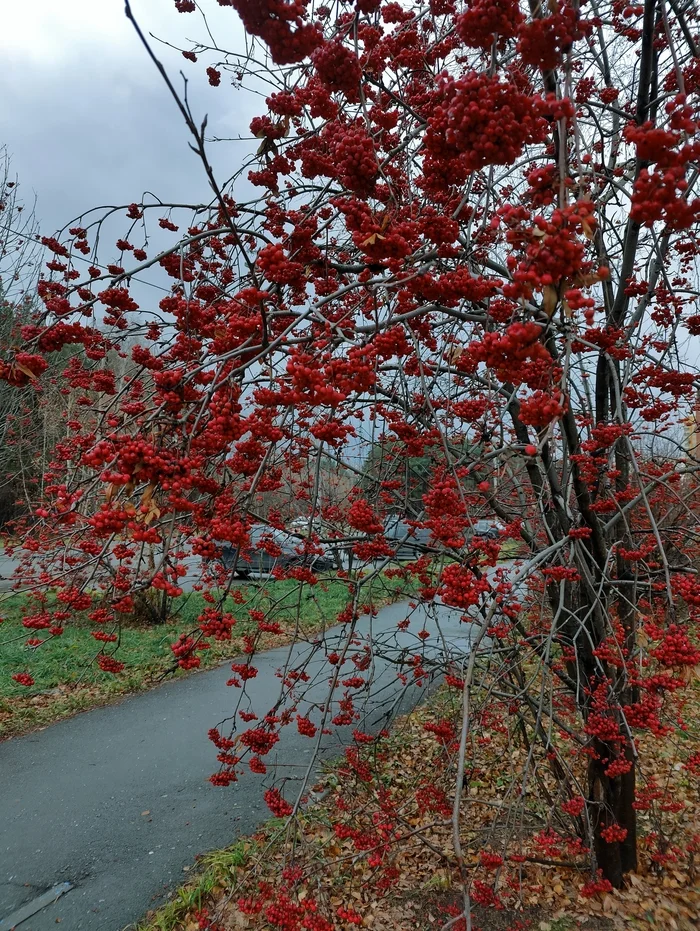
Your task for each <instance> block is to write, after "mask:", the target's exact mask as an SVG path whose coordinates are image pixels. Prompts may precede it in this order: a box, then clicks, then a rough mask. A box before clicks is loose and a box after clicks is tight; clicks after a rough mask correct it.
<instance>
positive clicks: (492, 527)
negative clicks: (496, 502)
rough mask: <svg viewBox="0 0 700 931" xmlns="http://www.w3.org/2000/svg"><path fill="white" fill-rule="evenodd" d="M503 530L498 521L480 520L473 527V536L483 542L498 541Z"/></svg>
mask: <svg viewBox="0 0 700 931" xmlns="http://www.w3.org/2000/svg"><path fill="white" fill-rule="evenodd" d="M502 529H503V528H502V527H501V525H500V524H499V523H498V522H497V521H492V520H478V521H477V522H476V523H475V524H474V527H473V530H472V535H473V536H475V537H480V538H481V539H482V540H484V539H485V540H497V539H498V537H499V536H500V535H501V530H502Z"/></svg>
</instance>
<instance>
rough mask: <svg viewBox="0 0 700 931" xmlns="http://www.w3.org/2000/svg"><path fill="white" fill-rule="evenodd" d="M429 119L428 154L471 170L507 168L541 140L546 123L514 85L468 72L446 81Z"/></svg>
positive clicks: (445, 78) (438, 93)
mask: <svg viewBox="0 0 700 931" xmlns="http://www.w3.org/2000/svg"><path fill="white" fill-rule="evenodd" d="M436 104H437V106H436V108H435V110H434V113H433V115H432V116H431V117H430V119H429V120H428V131H427V133H426V134H425V148H426V151H427V152H428V153H429V154H430V155H432V156H434V157H435V158H436V159H448V160H449V159H455V160H459V161H460V163H461V165H462V167H463V168H464V169H466V170H467V171H477V170H478V169H479V168H483V167H484V166H486V165H508V164H510V163H511V162H514V161H515V159H516V158H518V156H519V155H520V153H521V152H522V150H523V147H524V146H525V144H526V143H528V142H536V141H540V140H541V139H542V138H543V136H544V132H545V127H546V123H545V122H544V121H543V120H542V119H541V118H540V117H539V116H538V113H537V104H536V101H535V99H534V98H533V97H530V96H528V95H527V94H523V93H522V92H521V91H519V90H518V88H517V86H516V85H515V84H513V83H504V82H502V81H500V80H499V79H498V77H495V76H493V77H492V76H490V75H489V74H486V73H482V74H478V73H477V72H475V71H469V72H467V73H466V74H465V75H463V76H462V77H461V78H458V79H457V80H455V79H454V78H452V77H443V78H441V80H440V85H439V88H438V92H437V97H436Z"/></svg>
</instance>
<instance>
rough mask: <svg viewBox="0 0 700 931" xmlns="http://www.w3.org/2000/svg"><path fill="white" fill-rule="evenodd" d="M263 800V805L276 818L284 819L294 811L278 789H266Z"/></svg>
mask: <svg viewBox="0 0 700 931" xmlns="http://www.w3.org/2000/svg"><path fill="white" fill-rule="evenodd" d="M263 798H264V799H265V804H266V805H267V807H268V808H269V809H270V811H271V812H272V814H273V815H274V816H275V817H276V818H286V817H288V816H289V815H291V813H292V812H293V811H294V809H293V808H292V806H291V805H290V804H289V802H288V801H286V799H285V798H284V797H283V795H282V793H281V792H280V790H279V789H268V790H267V792H265V794H264V796H263Z"/></svg>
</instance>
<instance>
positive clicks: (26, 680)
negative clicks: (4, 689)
mask: <svg viewBox="0 0 700 931" xmlns="http://www.w3.org/2000/svg"><path fill="white" fill-rule="evenodd" d="M12 678H13V679H14V680H15V682H17V683H18V684H19V685H25V686H27V688H28V687H29V686H30V685H34V679H33V678H32V677H31V676H30V675H29V673H28V672H16V673H14V675H13V676H12Z"/></svg>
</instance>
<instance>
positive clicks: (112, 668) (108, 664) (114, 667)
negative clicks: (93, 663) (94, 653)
mask: <svg viewBox="0 0 700 931" xmlns="http://www.w3.org/2000/svg"><path fill="white" fill-rule="evenodd" d="M97 665H98V666H99V667H100V669H101V670H102V671H103V672H111V673H112V674H113V675H116V674H117V673H119V672H121V671H122V670H123V669H124V663H120V662H119V661H118V660H116V659H114V657H113V656H107V655H106V654H105V653H100V655H99V656H98V657H97Z"/></svg>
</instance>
